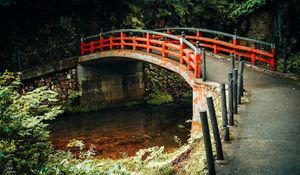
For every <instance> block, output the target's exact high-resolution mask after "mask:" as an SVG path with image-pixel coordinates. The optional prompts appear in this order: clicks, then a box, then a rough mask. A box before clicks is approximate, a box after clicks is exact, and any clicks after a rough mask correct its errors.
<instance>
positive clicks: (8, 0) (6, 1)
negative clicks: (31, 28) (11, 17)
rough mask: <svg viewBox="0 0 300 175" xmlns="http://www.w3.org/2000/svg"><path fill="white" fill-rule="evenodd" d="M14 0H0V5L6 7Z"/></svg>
mask: <svg viewBox="0 0 300 175" xmlns="http://www.w3.org/2000/svg"><path fill="white" fill-rule="evenodd" d="M15 3H16V0H0V6H2V7H6V6H10V5H12V4H15Z"/></svg>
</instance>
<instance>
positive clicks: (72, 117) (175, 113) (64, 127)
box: [50, 103, 192, 159]
mask: <svg viewBox="0 0 300 175" xmlns="http://www.w3.org/2000/svg"><path fill="white" fill-rule="evenodd" d="M191 118H192V105H191V104H186V103H185V104H182V103H181V104H167V105H161V106H138V107H134V108H130V109H128V108H127V109H110V110H105V111H99V112H88V113H81V114H64V115H62V116H59V117H57V119H55V120H54V121H52V122H51V124H50V126H51V130H52V132H51V141H52V144H53V146H54V148H55V149H62V150H67V147H66V145H67V143H68V142H69V140H72V139H77V140H82V141H83V142H84V143H85V145H86V149H88V148H89V147H90V146H91V144H92V145H94V150H95V151H96V155H97V156H98V157H101V158H112V159H116V158H120V157H122V156H124V154H125V155H128V156H133V155H135V152H136V151H138V150H139V149H142V148H148V147H153V146H165V150H166V151H172V150H174V149H175V148H177V147H178V146H179V144H178V141H177V142H175V139H174V136H177V137H178V138H179V139H180V140H181V142H182V143H185V142H186V141H187V139H188V138H189V134H190V131H188V129H190V127H191V124H190V123H186V121H187V120H189V119H191ZM182 126H184V127H182Z"/></svg>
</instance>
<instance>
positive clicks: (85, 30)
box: [0, 0, 300, 73]
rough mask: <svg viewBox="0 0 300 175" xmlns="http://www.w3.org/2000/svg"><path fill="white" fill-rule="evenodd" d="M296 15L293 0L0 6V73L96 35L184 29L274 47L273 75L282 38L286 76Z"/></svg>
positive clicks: (294, 68)
mask: <svg viewBox="0 0 300 175" xmlns="http://www.w3.org/2000/svg"><path fill="white" fill-rule="evenodd" d="M299 11H300V1H299V0H286V1H284V0H122V1H121V0H109V1H108V0H102V1H98V0H64V1H62V0H47V1H41V0H31V1H25V0H0V26H1V27H0V62H1V64H0V71H4V70H5V69H8V70H12V71H19V70H24V69H27V68H30V67H34V66H37V65H40V64H46V63H49V62H51V61H54V60H59V59H62V58H65V57H71V56H75V55H78V54H79V41H80V38H81V37H83V36H88V35H92V34H96V33H100V32H102V31H109V30H113V29H120V28H137V29H153V28H160V27H176V26H178V27H185V26H187V27H198V28H207V29H212V30H219V31H224V32H228V33H233V31H234V29H235V28H236V29H238V34H239V35H242V36H247V37H250V38H254V39H261V40H264V41H269V42H275V43H276V47H277V48H278V50H279V52H278V56H277V57H278V58H277V59H278V64H279V69H280V68H281V66H280V65H281V62H282V61H281V55H282V52H281V51H282V48H283V45H284V38H286V45H287V54H288V59H289V61H288V70H289V71H291V72H295V73H300V71H299V67H300V56H299V54H298V52H299V50H300V49H299V46H300V44H299V43H300V42H299V39H300V13H299ZM260 20H261V21H260ZM263 20H265V21H269V22H270V25H269V27H265V28H264V29H263V30H261V31H262V32H261V31H260V32H256V31H254V32H253V30H251V26H253V25H256V24H257V23H259V22H261V23H265V22H264V21H263ZM257 33H259V35H258V34H257ZM261 33H263V34H261Z"/></svg>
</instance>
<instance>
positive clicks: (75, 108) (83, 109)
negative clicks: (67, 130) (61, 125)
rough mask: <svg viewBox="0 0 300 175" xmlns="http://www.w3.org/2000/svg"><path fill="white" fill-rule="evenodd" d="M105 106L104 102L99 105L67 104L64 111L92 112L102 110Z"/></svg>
mask: <svg viewBox="0 0 300 175" xmlns="http://www.w3.org/2000/svg"><path fill="white" fill-rule="evenodd" d="M104 108H105V105H104V104H97V105H80V106H78V105H76V106H72V105H69V106H65V107H64V111H65V112H68V113H80V112H91V111H100V110H102V109H104Z"/></svg>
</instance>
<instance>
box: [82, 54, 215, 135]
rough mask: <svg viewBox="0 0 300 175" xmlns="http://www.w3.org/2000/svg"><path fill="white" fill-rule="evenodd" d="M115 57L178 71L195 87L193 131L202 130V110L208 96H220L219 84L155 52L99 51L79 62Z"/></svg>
mask: <svg viewBox="0 0 300 175" xmlns="http://www.w3.org/2000/svg"><path fill="white" fill-rule="evenodd" d="M111 58H114V59H116V60H122V59H125V60H128V59H131V60H136V61H140V62H147V63H151V64H155V65H158V66H160V67H162V68H165V69H167V70H170V71H173V72H176V73H178V74H179V75H180V76H182V77H183V78H184V79H185V81H186V82H187V83H188V84H189V85H190V86H191V87H192V89H193V116H192V133H197V132H199V131H200V130H201V124H200V111H201V110H206V108H207V105H206V97H207V96H213V97H214V96H218V94H219V91H218V88H217V87H218V84H216V83H213V82H203V81H202V79H197V78H195V75H194V74H193V72H191V71H188V69H187V67H186V66H184V65H183V64H180V63H179V62H177V61H175V60H170V59H166V58H162V57H160V56H158V55H155V54H149V53H145V52H142V51H132V50H126V49H123V50H109V51H103V52H97V53H93V54H88V55H84V56H81V57H80V58H79V63H84V62H93V61H96V60H102V59H103V60H104V59H111Z"/></svg>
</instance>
